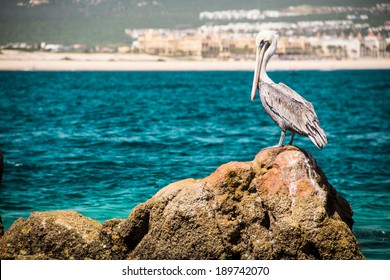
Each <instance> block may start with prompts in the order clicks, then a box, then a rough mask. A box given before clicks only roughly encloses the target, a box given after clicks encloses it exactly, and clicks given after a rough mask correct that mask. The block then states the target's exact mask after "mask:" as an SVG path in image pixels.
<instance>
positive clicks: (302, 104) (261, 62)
mask: <svg viewBox="0 0 390 280" xmlns="http://www.w3.org/2000/svg"><path fill="white" fill-rule="evenodd" d="M278 38H279V35H278V33H277V32H275V31H269V30H263V31H260V32H259V34H258V35H257V37H256V67H255V73H254V78H253V86H252V93H251V99H252V101H253V100H254V98H255V97H256V92H257V90H259V95H260V100H261V104H262V105H263V107H264V109H265V111H266V112H267V113H268V115H269V116H270V117H271V118H272V119H273V120H274V121H275V122H276V124H277V125H278V126H279V127H280V128H281V130H282V133H281V135H280V140H279V143H278V145H277V147H281V146H283V141H284V138H285V136H286V131H287V130H289V131H291V139H290V142H289V145H292V142H293V140H294V136H295V133H298V134H300V135H303V136H307V137H309V138H310V140H311V141H312V142H313V143H314V145H316V146H317V148H319V149H322V147H324V146H325V145H326V144H327V143H328V139H327V137H326V134H325V131H324V130H323V129H322V128H321V127H320V122H319V120H318V117H317V115H316V112H315V111H314V107H313V105H312V104H311V103H310V102H308V101H307V100H305V99H304V98H303V97H302V96H300V95H299V94H298V93H296V92H295V91H294V90H292V89H291V88H289V87H288V86H286V85H285V84H283V83H279V84H276V83H274V82H273V81H272V80H271V79H270V78H269V77H268V75H267V72H266V67H267V63H268V61H269V60H270V58H271V56H272V55H273V54H274V53H275V51H276V45H277V43H278Z"/></svg>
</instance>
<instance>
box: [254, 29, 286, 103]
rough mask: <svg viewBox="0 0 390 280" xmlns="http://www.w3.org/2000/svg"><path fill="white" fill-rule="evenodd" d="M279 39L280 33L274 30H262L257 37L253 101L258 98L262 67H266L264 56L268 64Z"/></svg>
mask: <svg viewBox="0 0 390 280" xmlns="http://www.w3.org/2000/svg"><path fill="white" fill-rule="evenodd" d="M278 39H279V35H278V33H277V32H276V31H272V30H262V31H260V32H259V34H257V36H256V68H255V75H254V78H253V85H252V94H251V99H252V100H253V99H254V98H255V96H256V90H257V87H258V84H259V77H260V73H261V67H265V65H264V66H263V60H264V56H266V59H265V61H266V63H267V61H268V59H269V58H270V57H271V56H272V55H273V54H274V53H275V50H276V45H277V43H278ZM265 54H267V55H265ZM264 70H265V69H264Z"/></svg>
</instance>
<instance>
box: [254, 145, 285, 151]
mask: <svg viewBox="0 0 390 280" xmlns="http://www.w3.org/2000/svg"><path fill="white" fill-rule="evenodd" d="M281 147H284V145H275V146H270V147H267V148H263V149H261V150H260V151H264V150H267V149H273V148H281Z"/></svg>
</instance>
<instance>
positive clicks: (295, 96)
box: [275, 83, 315, 114]
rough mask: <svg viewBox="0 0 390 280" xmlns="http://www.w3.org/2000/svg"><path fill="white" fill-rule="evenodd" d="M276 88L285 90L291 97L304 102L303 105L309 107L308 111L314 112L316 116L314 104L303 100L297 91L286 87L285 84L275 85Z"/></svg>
mask: <svg viewBox="0 0 390 280" xmlns="http://www.w3.org/2000/svg"><path fill="white" fill-rule="evenodd" d="M275 86H276V87H279V88H280V89H281V90H285V91H286V92H288V93H289V95H290V96H291V97H292V98H294V99H296V100H298V101H300V102H302V104H305V105H306V106H307V108H308V109H310V110H311V111H313V113H314V114H315V111H314V107H313V104H311V103H310V102H309V101H307V100H306V99H305V98H303V97H302V96H300V95H299V94H298V93H297V92H296V91H295V90H293V89H291V88H290V87H289V86H286V85H285V84H283V83H279V84H275Z"/></svg>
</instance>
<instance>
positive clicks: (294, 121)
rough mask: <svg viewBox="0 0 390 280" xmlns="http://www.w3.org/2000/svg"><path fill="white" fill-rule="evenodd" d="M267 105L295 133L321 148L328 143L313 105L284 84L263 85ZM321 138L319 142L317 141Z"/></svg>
mask: <svg viewBox="0 0 390 280" xmlns="http://www.w3.org/2000/svg"><path fill="white" fill-rule="evenodd" d="M262 86H263V87H264V86H265V88H263V90H262V94H263V99H264V102H265V103H266V104H265V105H266V106H267V107H268V109H269V110H271V111H272V112H273V113H274V114H275V115H276V117H277V118H279V119H280V120H281V122H283V124H284V125H285V126H286V127H287V128H288V129H291V130H293V131H295V132H298V133H300V134H303V135H308V136H309V138H310V139H312V138H316V139H314V140H313V139H312V141H313V142H314V143H315V144H316V145H317V146H319V147H322V146H324V145H325V144H326V143H327V139H326V135H325V132H324V131H323V130H322V128H321V127H320V125H319V120H318V117H317V115H316V113H315V111H314V107H313V105H312V104H311V103H310V102H308V101H307V100H305V99H304V98H303V97H302V96H300V95H299V94H298V93H296V92H295V91H294V90H292V89H291V88H289V87H288V86H286V85H284V84H273V83H269V84H268V83H266V84H263V85H262ZM318 137H319V140H318V139H317V138H318Z"/></svg>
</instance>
